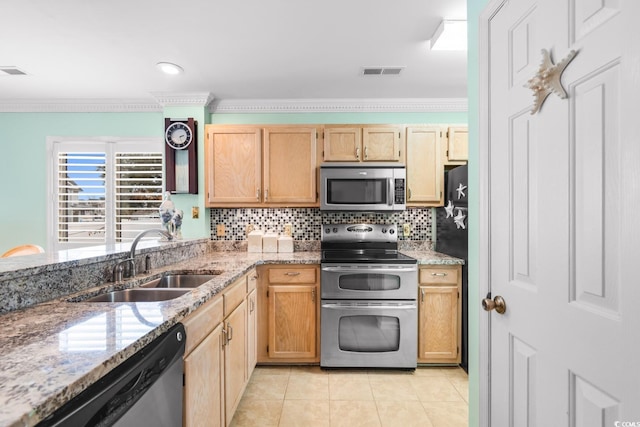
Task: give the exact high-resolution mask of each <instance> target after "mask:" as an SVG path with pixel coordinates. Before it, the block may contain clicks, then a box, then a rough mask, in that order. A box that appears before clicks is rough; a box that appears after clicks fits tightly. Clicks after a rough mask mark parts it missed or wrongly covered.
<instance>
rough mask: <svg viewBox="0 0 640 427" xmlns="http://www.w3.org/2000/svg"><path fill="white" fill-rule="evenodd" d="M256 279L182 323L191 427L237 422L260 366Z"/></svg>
mask: <svg viewBox="0 0 640 427" xmlns="http://www.w3.org/2000/svg"><path fill="white" fill-rule="evenodd" d="M255 275H256V274H255V270H254V271H251V272H249V273H248V274H247V275H245V276H243V277H242V278H240V279H238V280H237V281H236V282H235V283H233V284H232V285H229V286H227V287H226V288H225V290H224V291H223V292H222V295H220V296H216V297H215V298H213V299H212V300H210V301H209V302H207V303H206V304H204V305H203V306H202V307H200V308H199V309H198V310H196V311H195V312H194V313H192V314H191V315H189V316H188V317H186V318H185V319H184V320H183V322H182V323H183V324H184V326H185V330H186V333H187V343H186V349H185V355H184V363H185V364H184V409H183V411H184V416H183V420H184V422H183V425H184V426H186V427H187V426H188V427H190V426H205V425H206V426H228V425H229V424H230V423H231V420H232V419H233V414H234V412H235V410H236V409H237V407H238V404H239V403H240V399H241V398H242V394H243V393H244V390H245V387H246V385H247V383H248V381H249V377H250V375H251V372H252V371H253V368H254V367H255V361H256V356H255V348H256V346H255V342H256V320H257V304H256V302H255V296H256V294H255V292H256V291H255ZM251 281H253V283H254V285H253V291H252V292H250V293H249V295H247V290H248V289H249V288H250V287H251V285H250V283H251ZM252 301H253V303H252ZM252 307H253V310H251V308H252ZM252 311H253V313H252ZM252 325H253V326H252ZM252 343H253V344H252Z"/></svg>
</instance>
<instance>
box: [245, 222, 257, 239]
mask: <svg viewBox="0 0 640 427" xmlns="http://www.w3.org/2000/svg"><path fill="white" fill-rule="evenodd" d="M255 228H256V227H255V226H254V225H253V224H247V227H246V228H245V229H244V232H245V234H246V235H247V236H248V235H249V233H251V232H252V231H253V230H255Z"/></svg>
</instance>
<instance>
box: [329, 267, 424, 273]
mask: <svg viewBox="0 0 640 427" xmlns="http://www.w3.org/2000/svg"><path fill="white" fill-rule="evenodd" d="M320 270H322V271H328V272H338V273H410V272H414V271H418V268H417V267H416V266H412V267H392V268H378V267H371V268H352V267H322V268H321V269H320Z"/></svg>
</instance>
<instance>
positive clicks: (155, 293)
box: [82, 288, 190, 302]
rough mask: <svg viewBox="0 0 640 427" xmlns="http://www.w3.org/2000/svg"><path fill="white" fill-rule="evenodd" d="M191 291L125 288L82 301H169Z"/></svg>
mask: <svg viewBox="0 0 640 427" xmlns="http://www.w3.org/2000/svg"><path fill="white" fill-rule="evenodd" d="M187 292H190V291H189V289H148V288H145V289H140V288H134V289H124V290H122V291H113V292H107V293H106V294H102V295H97V296H95V297H92V298H89V299H86V300H83V301H82V302H153V301H167V300H170V299H174V298H178V297H179V296H181V295H184V294H186V293H187Z"/></svg>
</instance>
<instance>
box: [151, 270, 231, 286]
mask: <svg viewBox="0 0 640 427" xmlns="http://www.w3.org/2000/svg"><path fill="white" fill-rule="evenodd" d="M220 273H222V272H220ZM220 273H217V274H220ZM217 274H166V275H164V276H162V277H160V278H158V279H154V280H151V281H150V282H147V283H143V284H142V285H140V286H141V287H144V288H197V287H198V286H200V285H202V284H203V283H205V282H208V281H209V280H211V279H213V278H214V277H216V275H217Z"/></svg>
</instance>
